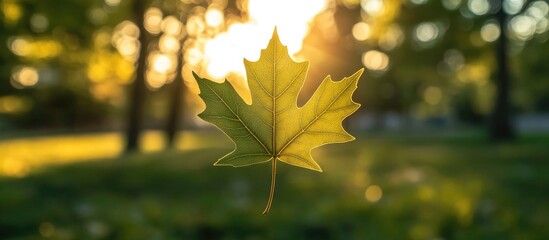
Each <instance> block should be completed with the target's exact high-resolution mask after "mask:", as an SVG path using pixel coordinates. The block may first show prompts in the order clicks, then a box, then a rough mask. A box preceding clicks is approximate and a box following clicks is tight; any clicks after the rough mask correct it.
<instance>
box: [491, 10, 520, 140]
mask: <svg viewBox="0 0 549 240" xmlns="http://www.w3.org/2000/svg"><path fill="white" fill-rule="evenodd" d="M507 17H508V16H507V13H505V11H504V10H503V8H500V10H499V11H498V13H497V18H498V21H499V24H500V28H501V36H500V38H499V44H497V49H496V59H497V67H496V68H497V70H496V74H495V77H496V79H495V84H496V99H495V104H494V109H493V112H492V116H491V120H490V137H491V139H492V140H495V141H502V140H503V141H505V140H512V139H514V137H515V134H514V131H513V127H512V124H511V109H510V108H511V106H510V99H509V98H510V94H509V92H510V82H511V76H510V75H509V66H508V58H507V27H506V24H507Z"/></svg>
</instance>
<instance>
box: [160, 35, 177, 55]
mask: <svg viewBox="0 0 549 240" xmlns="http://www.w3.org/2000/svg"><path fill="white" fill-rule="evenodd" d="M179 45H180V44H179V40H178V39H177V38H175V37H174V36H172V35H162V37H160V40H159V42H158V47H159V48H160V51H161V52H164V53H175V52H177V51H179Z"/></svg>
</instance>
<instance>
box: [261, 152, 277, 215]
mask: <svg viewBox="0 0 549 240" xmlns="http://www.w3.org/2000/svg"><path fill="white" fill-rule="evenodd" d="M275 181H276V158H273V168H272V174H271V192H270V193H269V200H268V201H267V206H266V207H265V210H263V214H267V213H269V210H271V204H272V203H273V197H274V191H275Z"/></svg>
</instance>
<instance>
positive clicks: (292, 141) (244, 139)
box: [193, 30, 363, 213]
mask: <svg viewBox="0 0 549 240" xmlns="http://www.w3.org/2000/svg"><path fill="white" fill-rule="evenodd" d="M244 66H245V68H246V75H247V77H248V84H249V88H250V92H251V97H252V98H251V100H252V102H251V104H250V105H249V104H247V103H246V102H245V101H244V100H243V99H242V98H241V97H240V96H239V95H238V93H237V92H236V91H235V89H234V88H233V86H231V84H230V83H229V82H228V81H225V82H223V83H215V82H213V81H210V80H207V79H204V78H200V77H199V76H198V75H196V74H195V73H193V74H194V77H195V79H196V81H197V82H198V86H199V88H200V97H201V98H202V100H203V101H204V102H205V103H206V109H205V110H204V111H203V112H202V113H200V114H199V115H198V116H199V117H200V118H202V119H204V120H205V121H207V122H210V123H212V124H214V125H215V126H217V127H218V128H219V129H221V130H222V131H223V132H224V133H225V134H226V135H227V136H228V137H229V138H231V139H232V140H233V141H234V143H235V145H236V146H235V149H234V150H233V151H232V152H230V153H229V154H227V155H225V156H224V157H222V158H221V159H219V160H218V161H217V162H216V163H215V164H214V165H216V166H220V165H228V166H234V167H242V166H247V165H251V164H258V163H264V162H269V161H271V162H272V166H273V173H272V184H271V194H270V197H269V202H268V204H267V208H266V209H265V212H264V213H266V212H268V211H269V208H270V205H271V201H272V196H273V192H274V183H275V176H276V163H277V161H281V162H284V163H287V164H290V165H293V166H297V167H303V168H308V169H311V170H315V171H320V172H321V171H322V169H321V168H320V166H319V165H318V164H317V163H316V162H315V161H314V159H313V157H312V156H311V150H312V149H314V148H316V147H319V146H322V145H325V144H330V143H342V142H348V141H352V140H354V137H353V136H351V135H350V134H349V133H347V132H346V131H345V130H344V129H343V126H342V124H341V123H342V121H343V119H345V118H346V117H347V116H349V115H350V114H352V113H353V112H355V111H356V110H357V109H358V108H359V107H360V104H358V103H355V102H354V101H353V100H352V98H351V97H352V94H353V92H354V91H355V89H356V87H357V82H358V79H359V78H360V75H361V74H362V72H363V69H361V70H359V71H357V72H356V73H355V74H353V75H352V76H350V77H347V78H344V79H343V80H341V81H337V82H336V81H332V80H331V79H330V77H329V76H328V77H326V78H325V79H324V80H323V81H322V83H321V84H320V86H319V87H318V89H317V90H316V91H315V92H314V94H313V95H312V96H311V98H310V99H309V100H308V101H307V102H306V103H305V105H303V106H302V107H298V106H297V97H298V94H299V92H300V90H301V88H302V86H303V83H304V81H305V77H306V75H307V71H308V68H309V63H308V62H301V63H296V62H294V61H293V60H292V59H291V58H290V56H289V55H288V50H287V48H286V47H285V46H283V45H282V43H281V42H280V40H279V38H278V35H277V33H276V30H275V32H274V33H273V37H272V39H271V41H270V42H269V45H268V46H267V48H266V49H263V50H262V51H261V57H260V58H259V60H258V61H257V62H251V61H248V60H244Z"/></svg>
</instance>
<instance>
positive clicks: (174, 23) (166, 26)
mask: <svg viewBox="0 0 549 240" xmlns="http://www.w3.org/2000/svg"><path fill="white" fill-rule="evenodd" d="M160 28H161V29H162V31H163V32H164V33H166V34H169V35H172V36H180V35H181V34H182V33H183V23H182V22H181V21H179V20H178V19H177V18H175V17H174V16H168V17H165V18H164V19H163V20H162V23H161V24H160Z"/></svg>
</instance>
